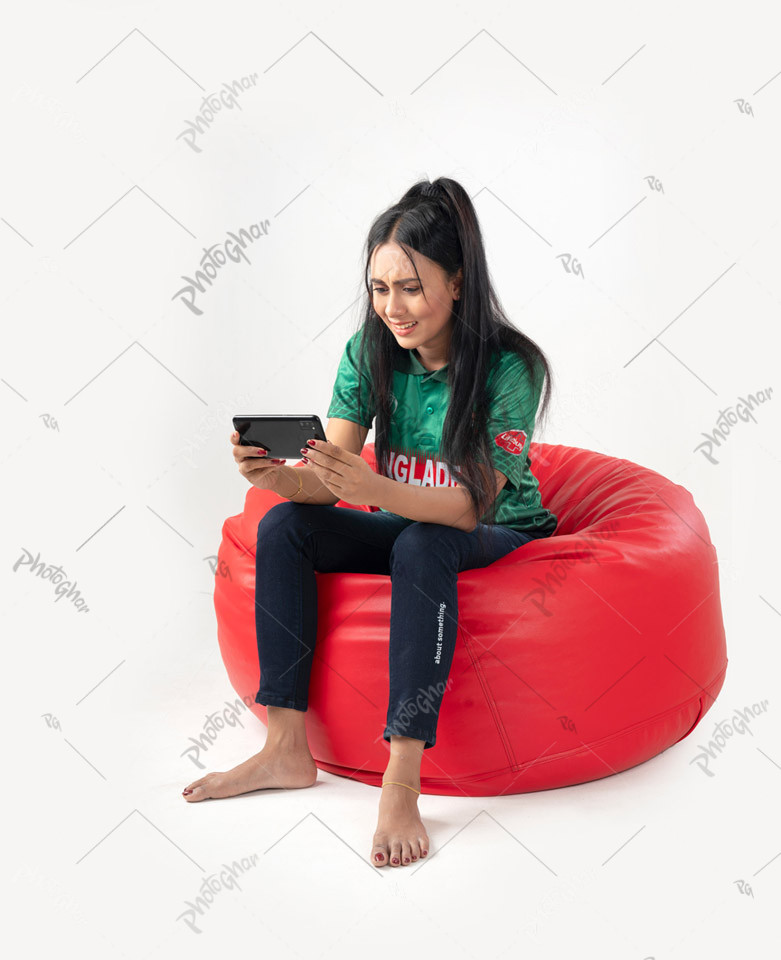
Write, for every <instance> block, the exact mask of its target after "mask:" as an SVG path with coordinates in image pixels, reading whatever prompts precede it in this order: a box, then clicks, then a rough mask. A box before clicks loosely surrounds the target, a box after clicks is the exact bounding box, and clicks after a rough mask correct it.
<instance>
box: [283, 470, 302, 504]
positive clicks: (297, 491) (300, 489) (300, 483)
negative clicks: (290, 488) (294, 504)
mask: <svg viewBox="0 0 781 960" xmlns="http://www.w3.org/2000/svg"><path fill="white" fill-rule="evenodd" d="M296 473H297V474H298V490H296V492H295V493H291V494H290V496H289V497H287V496H285V494H284V493H280V497H285V499H286V500H292V499H293V497H297V496H298V495H299V493H301V491H302V490H303V489H304V481H303V480H302V479H301V471H300V470H296Z"/></svg>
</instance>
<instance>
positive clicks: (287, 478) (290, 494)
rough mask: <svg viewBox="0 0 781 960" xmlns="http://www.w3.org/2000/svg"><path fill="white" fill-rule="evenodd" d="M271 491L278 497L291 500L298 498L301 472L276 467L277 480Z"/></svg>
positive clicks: (301, 483)
mask: <svg viewBox="0 0 781 960" xmlns="http://www.w3.org/2000/svg"><path fill="white" fill-rule="evenodd" d="M273 489H274V493H276V494H277V496H278V497H284V498H285V499H286V500H292V499H293V498H294V497H296V496H298V494H299V493H300V492H301V490H302V489H303V480H302V477H301V471H300V470H296V468H295V467H288V466H286V465H283V466H281V467H277V478H276V482H275V483H274V487H273Z"/></svg>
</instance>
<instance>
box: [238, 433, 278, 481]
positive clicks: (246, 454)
mask: <svg viewBox="0 0 781 960" xmlns="http://www.w3.org/2000/svg"><path fill="white" fill-rule="evenodd" d="M231 443H232V444H233V458H234V460H235V461H236V463H237V464H238V467H239V473H240V474H241V475H242V476H243V477H245V478H246V479H247V480H249V482H250V483H251V484H252V486H253V487H258V489H259V490H273V489H274V484H275V483H276V482H277V480H278V478H279V468H280V466H281V465H282V464H284V462H285V461H284V460H271V459H269V460H266V459H265V455H266V451H265V450H263V448H262V447H243V446H241V445H240V444H239V434H238V431H236V430H234V432H233V433H232V434H231ZM259 454H262V455H260V456H259Z"/></svg>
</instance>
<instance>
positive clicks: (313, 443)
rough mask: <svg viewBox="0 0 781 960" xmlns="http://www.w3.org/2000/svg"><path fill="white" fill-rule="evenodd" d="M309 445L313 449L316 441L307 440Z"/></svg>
mask: <svg viewBox="0 0 781 960" xmlns="http://www.w3.org/2000/svg"><path fill="white" fill-rule="evenodd" d="M307 443H308V444H309V446H310V447H313V446H314V445H315V442H314V440H307Z"/></svg>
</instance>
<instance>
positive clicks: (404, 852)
mask: <svg viewBox="0 0 781 960" xmlns="http://www.w3.org/2000/svg"><path fill="white" fill-rule="evenodd" d="M401 862H402V863H412V851H411V850H410V845H409V843H408V842H407V841H406V840H405V841H404V843H402V845H401Z"/></svg>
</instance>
